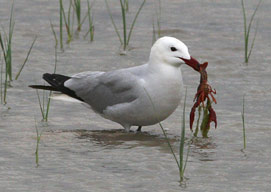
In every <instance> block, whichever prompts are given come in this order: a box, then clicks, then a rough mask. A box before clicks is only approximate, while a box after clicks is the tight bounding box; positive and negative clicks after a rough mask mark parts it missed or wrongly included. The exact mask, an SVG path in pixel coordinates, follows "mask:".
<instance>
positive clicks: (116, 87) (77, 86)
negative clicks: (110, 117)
mask: <svg viewBox="0 0 271 192" xmlns="http://www.w3.org/2000/svg"><path fill="white" fill-rule="evenodd" d="M138 81H139V78H138V76H136V75H135V74H132V73H130V72H129V70H117V71H111V72H84V73H79V74H77V75H74V76H72V78H71V79H69V80H68V81H66V82H65V87H68V88H69V89H71V90H73V91H74V92H75V93H76V95H77V96H78V97H80V98H82V99H83V100H84V102H86V103H88V104H89V105H90V106H91V107H92V108H93V109H94V110H95V111H97V112H99V113H103V110H105V109H106V107H108V106H113V105H116V104H120V103H129V102H132V101H134V100H136V99H137V98H138V88H139V84H138Z"/></svg>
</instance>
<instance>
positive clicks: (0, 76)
mask: <svg viewBox="0 0 271 192" xmlns="http://www.w3.org/2000/svg"><path fill="white" fill-rule="evenodd" d="M0 62H1V70H0V99H1V100H0V103H1V104H3V88H2V85H3V68H4V63H3V62H2V58H1V54H0Z"/></svg>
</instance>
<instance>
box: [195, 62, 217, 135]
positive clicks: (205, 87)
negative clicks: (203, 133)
mask: <svg viewBox="0 0 271 192" xmlns="http://www.w3.org/2000/svg"><path fill="white" fill-rule="evenodd" d="M207 66H208V63H207V62H205V63H203V64H198V66H197V67H196V68H194V69H195V70H196V71H198V72H199V73H200V75H201V76H200V84H199V86H198V89H197V93H196V95H195V98H194V102H195V103H194V105H193V107H192V109H191V112H190V129H191V130H192V127H193V122H194V117H195V110H196V108H197V107H199V106H200V105H201V104H202V107H203V108H204V107H205V104H204V102H205V101H206V100H207V104H206V107H207V109H208V112H209V113H208V115H207V124H206V129H209V128H210V124H211V122H212V121H213V122H214V123H215V128H216V127H217V121H216V113H215V111H214V109H213V108H212V105H211V103H212V102H214V103H215V104H216V103H217V102H216V99H215V97H214V95H213V94H216V90H215V89H212V87H211V86H210V85H209V84H208V75H207V72H206V68H207Z"/></svg>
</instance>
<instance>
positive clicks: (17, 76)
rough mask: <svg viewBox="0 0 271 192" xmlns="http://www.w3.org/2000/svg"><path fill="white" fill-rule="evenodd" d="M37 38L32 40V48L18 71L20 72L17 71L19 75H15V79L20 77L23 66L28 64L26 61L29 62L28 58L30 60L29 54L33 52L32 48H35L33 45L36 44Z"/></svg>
mask: <svg viewBox="0 0 271 192" xmlns="http://www.w3.org/2000/svg"><path fill="white" fill-rule="evenodd" d="M36 40H37V36H36V37H35V39H34V41H33V42H32V44H31V47H30V49H29V50H28V53H27V56H26V58H25V60H24V63H23V65H22V66H21V68H20V70H19V71H18V73H17V75H16V77H15V80H17V79H18V78H19V76H20V74H21V72H22V70H23V68H24V66H25V64H26V62H27V60H28V57H29V55H30V53H31V50H32V48H33V46H34V44H35V42H36Z"/></svg>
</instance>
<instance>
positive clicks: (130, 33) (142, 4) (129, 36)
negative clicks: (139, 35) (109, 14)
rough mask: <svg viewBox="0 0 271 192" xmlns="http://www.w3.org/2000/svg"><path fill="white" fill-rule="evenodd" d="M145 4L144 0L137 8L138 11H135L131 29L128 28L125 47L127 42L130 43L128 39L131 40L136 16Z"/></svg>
mask: <svg viewBox="0 0 271 192" xmlns="http://www.w3.org/2000/svg"><path fill="white" fill-rule="evenodd" d="M145 2H146V0H144V1H143V2H142V3H141V5H140V7H139V9H138V11H137V13H136V15H135V18H134V20H133V23H132V25H131V28H130V31H129V35H128V40H127V45H128V44H129V41H130V38H131V35H132V32H133V29H134V26H135V22H136V19H137V17H138V15H139V13H140V11H141V9H142V8H143V6H144V4H145Z"/></svg>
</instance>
